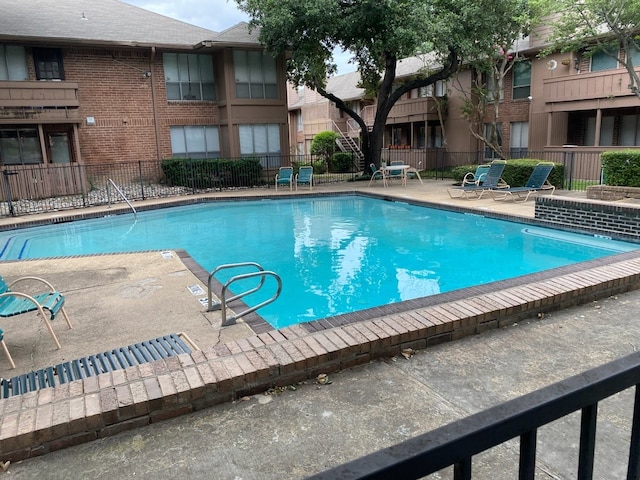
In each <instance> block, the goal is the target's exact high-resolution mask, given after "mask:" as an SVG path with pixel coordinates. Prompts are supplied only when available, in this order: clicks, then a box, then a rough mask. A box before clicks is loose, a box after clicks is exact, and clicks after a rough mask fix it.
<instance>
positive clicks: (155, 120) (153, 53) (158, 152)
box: [149, 47, 162, 160]
mask: <svg viewBox="0 0 640 480" xmlns="http://www.w3.org/2000/svg"><path fill="white" fill-rule="evenodd" d="M155 60H156V47H151V59H150V60H149V71H150V72H151V108H152V109H153V125H154V130H155V135H156V158H157V159H158V160H161V158H162V155H161V153H162V150H161V149H160V125H159V124H158V106H157V105H156V82H155V78H156V76H155V75H154V71H153V64H154V62H155Z"/></svg>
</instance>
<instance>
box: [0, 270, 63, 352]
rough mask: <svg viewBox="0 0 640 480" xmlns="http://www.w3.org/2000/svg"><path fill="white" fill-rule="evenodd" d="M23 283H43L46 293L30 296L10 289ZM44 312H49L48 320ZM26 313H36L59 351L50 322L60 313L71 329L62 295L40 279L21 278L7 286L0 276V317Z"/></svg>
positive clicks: (58, 343)
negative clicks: (46, 289)
mask: <svg viewBox="0 0 640 480" xmlns="http://www.w3.org/2000/svg"><path fill="white" fill-rule="evenodd" d="M25 281H30V282H38V283H43V284H45V285H46V287H47V288H48V291H46V292H43V293H35V294H33V295H30V294H28V293H23V292H17V291H15V290H13V289H12V287H13V286H14V285H16V284H17V283H19V282H25ZM45 310H48V311H49V314H50V318H47V315H46V314H45ZM28 312H38V315H40V317H42V320H43V321H44V323H45V326H46V327H47V329H48V330H49V333H50V334H51V338H53V342H54V343H55V344H56V347H57V348H58V350H59V349H60V342H59V341H58V337H56V334H55V332H54V331H53V327H52V326H51V322H50V320H53V319H54V318H55V317H56V315H57V314H58V313H62V316H63V317H64V319H65V321H66V322H67V325H68V326H69V329H71V328H73V326H72V325H71V321H70V320H69V316H68V315H67V312H66V311H65V309H64V295H62V293H60V292H58V291H56V289H55V288H54V287H53V285H51V284H50V283H49V282H47V281H46V280H44V279H42V278H40V277H22V278H18V279H17V280H14V281H13V282H12V283H11V284H7V282H6V281H5V280H4V279H3V278H2V277H1V276H0V317H13V316H15V315H20V314H22V313H28Z"/></svg>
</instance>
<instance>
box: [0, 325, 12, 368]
mask: <svg viewBox="0 0 640 480" xmlns="http://www.w3.org/2000/svg"><path fill="white" fill-rule="evenodd" d="M0 345H2V349H3V350H4V354H5V355H6V356H7V360H9V364H11V368H16V364H15V363H13V358H11V354H10V353H9V349H8V348H7V345H6V343H4V332H3V331H2V329H1V328H0Z"/></svg>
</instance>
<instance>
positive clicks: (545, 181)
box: [491, 162, 556, 202]
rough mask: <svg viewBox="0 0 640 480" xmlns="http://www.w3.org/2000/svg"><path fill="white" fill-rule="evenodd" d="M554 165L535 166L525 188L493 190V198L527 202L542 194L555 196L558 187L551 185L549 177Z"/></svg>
mask: <svg viewBox="0 0 640 480" xmlns="http://www.w3.org/2000/svg"><path fill="white" fill-rule="evenodd" d="M553 167H554V164H553V163H551V162H541V163H539V164H537V165H536V166H535V168H534V169H533V172H531V175H530V176H529V180H527V183H526V184H525V185H524V187H512V188H505V189H503V190H492V191H491V196H492V197H493V199H494V200H504V199H505V198H512V199H513V200H514V201H516V202H517V201H522V202H526V201H527V200H529V197H530V196H531V195H538V194H540V193H548V194H549V195H553V192H555V190H556V187H555V186H553V185H551V183H549V175H550V174H551V170H553Z"/></svg>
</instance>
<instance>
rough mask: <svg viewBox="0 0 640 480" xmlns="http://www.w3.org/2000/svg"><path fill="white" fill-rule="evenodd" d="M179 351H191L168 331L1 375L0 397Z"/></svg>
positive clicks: (109, 370)
mask: <svg viewBox="0 0 640 480" xmlns="http://www.w3.org/2000/svg"><path fill="white" fill-rule="evenodd" d="M181 353H191V349H190V348H189V347H188V346H187V344H186V343H185V342H184V341H183V340H182V338H180V335H179V334H177V333H172V334H170V335H165V336H163V337H158V338H154V339H152V340H147V341H144V342H140V343H135V344H133V345H129V346H128V347H120V348H116V349H114V350H111V351H108V352H104V353H98V354H96V355H89V356H87V357H83V358H80V359H78V360H71V361H69V362H63V363H59V364H58V365H56V366H54V367H47V368H41V369H40V370H36V371H32V372H29V373H25V374H23V375H18V376H15V377H12V378H10V379H6V378H3V379H1V380H0V398H9V397H12V396H14V395H21V394H23V393H27V392H32V391H34V390H39V389H41V388H47V387H55V386H56V385H60V384H63V383H67V382H72V381H74V380H80V379H82V378H85V377H91V376H94V375H99V374H101V373H107V372H111V371H113V370H120V369H124V368H128V367H133V366H135V365H140V364H142V363H149V362H153V361H154V360H160V359H162V358H167V357H174V356H176V355H180V354H181Z"/></svg>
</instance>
